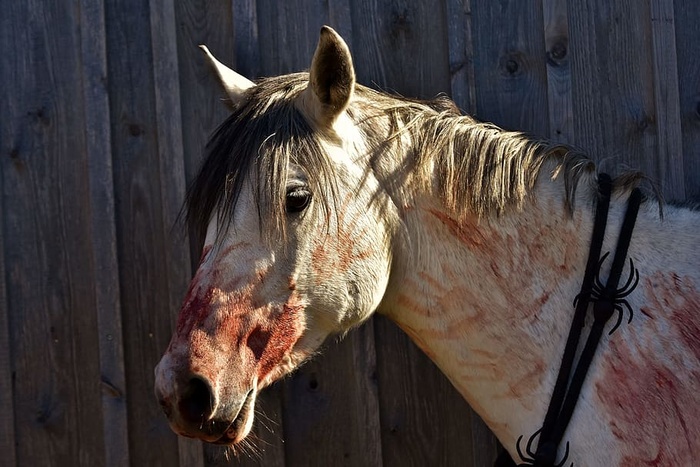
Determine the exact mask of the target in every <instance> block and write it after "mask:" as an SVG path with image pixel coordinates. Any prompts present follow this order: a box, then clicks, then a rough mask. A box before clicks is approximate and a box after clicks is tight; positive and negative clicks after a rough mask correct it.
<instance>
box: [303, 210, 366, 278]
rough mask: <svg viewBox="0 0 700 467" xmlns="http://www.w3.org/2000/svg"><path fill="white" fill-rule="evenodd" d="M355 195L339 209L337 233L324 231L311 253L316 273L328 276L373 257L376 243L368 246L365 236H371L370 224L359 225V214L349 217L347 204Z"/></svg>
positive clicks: (342, 271)
mask: <svg viewBox="0 0 700 467" xmlns="http://www.w3.org/2000/svg"><path fill="white" fill-rule="evenodd" d="M351 201H352V198H351V197H350V196H349V197H348V199H346V200H345V201H344V203H343V205H342V206H341V207H340V209H339V210H338V212H337V217H336V219H337V222H338V225H337V232H334V235H329V234H327V232H325V231H324V233H323V234H321V235H320V238H319V240H318V241H317V243H316V246H315V248H314V250H313V251H312V253H311V259H312V265H313V268H314V272H315V273H316V274H315V276H316V277H319V278H323V277H328V276H329V275H331V274H332V275H335V274H338V273H344V272H346V271H348V270H349V269H350V266H351V265H352V263H354V262H355V261H358V260H362V259H366V258H368V257H370V256H371V254H372V252H373V251H374V248H376V245H368V244H366V243H363V242H362V239H365V238H369V237H368V235H367V230H368V227H367V226H366V225H362V226H361V225H358V224H359V219H360V216H359V215H358V216H357V217H354V218H350V212H349V209H348V206H349V204H350V202H351Z"/></svg>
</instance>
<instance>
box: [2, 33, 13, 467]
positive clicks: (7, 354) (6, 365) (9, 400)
mask: <svg viewBox="0 0 700 467" xmlns="http://www.w3.org/2000/svg"><path fill="white" fill-rule="evenodd" d="M0 24H2V21H0ZM3 26H4V25H3ZM2 43H3V44H4V43H5V42H4V41H3V42H2ZM0 50H2V49H0ZM0 63H2V67H3V68H4V67H5V63H4V61H3V57H0ZM0 76H2V75H0ZM0 82H2V83H7V82H9V81H5V80H4V76H3V77H2V80H1V81H0ZM0 95H2V96H3V102H8V101H7V100H5V99H6V97H7V96H6V94H5V93H0ZM0 135H2V133H0ZM6 149H7V148H5V146H4V145H2V146H0V150H1V151H2V155H3V156H5V151H6ZM0 167H2V165H0ZM0 170H1V169H0ZM0 179H1V177H0ZM3 220H4V218H3V203H0V342H2V343H3V345H0V413H3V414H5V416H4V417H2V418H0V452H2V453H3V462H5V463H6V465H7V466H8V467H14V466H15V465H16V464H17V456H16V454H15V408H14V394H13V387H14V381H15V378H14V371H13V370H12V367H13V359H12V353H11V347H10V345H9V343H10V335H9V321H10V307H9V304H8V302H7V291H6V290H5V252H4V248H3V246H4V245H5V242H4V240H3V232H2V230H3V229H2V227H3V223H4V222H3Z"/></svg>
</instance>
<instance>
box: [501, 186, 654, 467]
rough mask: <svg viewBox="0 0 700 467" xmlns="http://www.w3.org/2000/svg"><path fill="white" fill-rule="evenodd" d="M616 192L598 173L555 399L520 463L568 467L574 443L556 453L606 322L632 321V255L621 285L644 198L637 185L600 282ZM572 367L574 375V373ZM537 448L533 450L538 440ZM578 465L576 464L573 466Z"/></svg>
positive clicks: (505, 460) (522, 466) (635, 273)
mask: <svg viewBox="0 0 700 467" xmlns="http://www.w3.org/2000/svg"><path fill="white" fill-rule="evenodd" d="M611 192H612V180H611V178H610V176H609V175H607V174H599V175H598V200H597V204H596V213H595V222H594V224H593V235H592V238H591V249H590V252H589V255H588V262H587V264H586V272H585V274H584V276H583V283H582V285H581V291H580V292H579V294H578V295H577V296H576V298H575V299H574V307H575V311H574V317H573V320H572V323H571V329H570V330H569V337H568V339H567V341H566V347H565V348H564V355H563V356H562V360H561V366H560V367H559V374H558V375H557V381H556V383H555V385H554V391H553V392H552V398H551V400H550V402H549V407H548V408H547V414H546V415H545V417H544V423H543V424H542V428H540V429H539V430H537V431H536V432H535V433H533V434H532V436H530V438H529V439H528V441H527V443H526V445H525V447H524V450H523V448H522V447H521V442H522V440H523V437H522V436H520V438H518V441H517V444H516V450H517V451H518V455H519V456H520V459H521V461H522V462H521V463H520V464H518V466H519V467H525V466H534V467H563V466H564V465H565V464H566V461H567V459H568V456H569V443H568V442H567V443H566V449H565V452H564V455H563V456H562V459H561V460H560V461H559V462H557V459H556V457H557V452H558V450H559V445H560V443H561V440H562V438H563V437H564V432H565V431H566V428H567V426H568V425H569V421H570V420H571V416H572V415H573V412H574V409H575V407H576V401H577V400H578V396H579V394H580V392H581V387H582V386H583V382H584V380H585V379H586V374H587V373H588V368H589V367H590V366H591V362H592V361H593V357H594V355H595V351H596V348H597V347H598V343H599V342H600V338H601V337H602V335H603V330H604V328H605V325H606V324H607V322H608V321H609V320H610V318H612V316H613V315H614V313H615V312H617V313H618V317H617V322H616V323H615V325H614V326H613V328H612V329H611V330H610V332H609V334H612V333H613V332H615V330H616V329H617V328H618V326H619V325H620V323H621V322H622V318H623V316H624V310H625V309H627V311H628V312H629V319H628V322H631V321H632V314H633V313H632V308H631V307H630V305H629V304H628V303H627V301H626V300H625V297H627V296H628V295H629V294H630V293H631V292H632V291H633V290H634V289H635V287H637V284H638V283H639V272H638V271H637V270H636V269H635V268H634V263H633V262H632V259H630V260H629V263H630V275H629V278H628V279H627V282H626V283H625V285H624V286H623V287H621V288H619V289H618V288H617V286H618V284H619V282H620V277H621V275H622V270H623V269H624V266H625V258H626V257H627V250H628V248H629V245H630V240H631V238H632V231H633V230H634V224H635V222H636V220H637V213H638V212H639V206H640V204H641V202H642V193H641V191H640V190H639V189H638V188H635V189H634V190H633V191H632V193H631V195H630V198H629V201H628V204H627V212H626V213H625V218H624V220H623V222H622V228H621V229H620V237H619V238H618V241H617V248H616V250H615V256H614V257H613V262H612V266H611V269H610V275H609V276H608V281H607V282H606V283H605V285H603V284H602V282H601V280H600V269H601V266H602V265H603V263H604V262H605V260H606V259H607V257H608V255H609V253H606V254H605V255H603V257H602V258H601V256H600V253H601V250H602V248H603V238H604V236H605V227H606V224H607V219H608V208H609V207H610V193H611ZM591 302H593V325H592V326H591V330H590V332H589V334H588V338H587V340H586V344H585V346H584V348H583V350H582V352H581V356H580V357H579V360H578V363H577V365H576V367H574V366H573V363H574V357H575V356H576V349H577V347H578V343H579V340H580V337H581V333H582V331H583V327H584V323H585V318H586V313H587V311H588V308H589V304H590V303H591ZM623 307H624V308H623ZM572 371H573V376H572ZM536 439H537V440H538V442H537V449H536V450H534V451H533V445H534V444H535V440H536ZM509 465H510V466H514V465H515V464H514V463H513V461H512V460H511V459H510V457H508V456H507V453H506V456H505V457H504V456H503V455H502V456H500V457H499V459H498V460H497V461H496V466H502V467H506V466H509ZM571 465H573V463H572V464H571Z"/></svg>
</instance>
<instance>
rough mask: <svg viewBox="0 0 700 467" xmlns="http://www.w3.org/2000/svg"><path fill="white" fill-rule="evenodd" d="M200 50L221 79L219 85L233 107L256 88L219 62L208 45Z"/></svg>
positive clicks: (243, 77) (246, 79) (202, 46)
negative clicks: (247, 92)
mask: <svg viewBox="0 0 700 467" xmlns="http://www.w3.org/2000/svg"><path fill="white" fill-rule="evenodd" d="M199 48H200V49H202V52H204V54H205V56H206V58H207V61H208V62H209V65H211V67H212V68H213V69H214V71H215V72H216V76H217V78H219V84H221V87H222V88H223V89H224V91H225V92H226V94H227V95H228V98H229V101H230V104H231V106H232V107H235V106H236V105H238V103H239V102H240V101H241V100H242V99H243V95H244V94H245V92H246V91H247V90H248V89H250V88H252V87H254V86H255V83H253V82H252V81H251V80H249V79H248V78H246V77H245V76H243V75H240V74H238V73H236V72H235V71H233V70H232V69H230V68H229V67H227V66H226V65H224V64H223V63H221V62H220V61H218V60H217V59H216V58H215V57H214V56H213V55H212V54H211V52H210V51H209V49H208V48H207V46H206V45H200V46H199Z"/></svg>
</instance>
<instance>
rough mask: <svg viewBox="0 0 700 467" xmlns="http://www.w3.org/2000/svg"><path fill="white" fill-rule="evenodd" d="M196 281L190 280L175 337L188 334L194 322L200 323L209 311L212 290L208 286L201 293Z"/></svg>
mask: <svg viewBox="0 0 700 467" xmlns="http://www.w3.org/2000/svg"><path fill="white" fill-rule="evenodd" d="M198 282H199V281H197V280H192V283H191V284H190V288H189V290H188V291H187V295H186V296H185V301H184V304H183V306H182V308H181V309H180V315H179V316H178V319H177V328H176V330H177V331H176V336H177V338H182V337H184V336H187V335H189V334H190V333H191V332H192V329H193V328H194V326H195V325H196V324H199V323H202V322H203V321H204V320H205V319H206V317H207V314H208V312H209V309H210V306H211V298H212V295H213V290H212V289H211V288H209V289H207V290H206V291H204V292H203V293H202V290H201V287H200V286H199V284H198ZM173 340H174V339H173Z"/></svg>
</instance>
